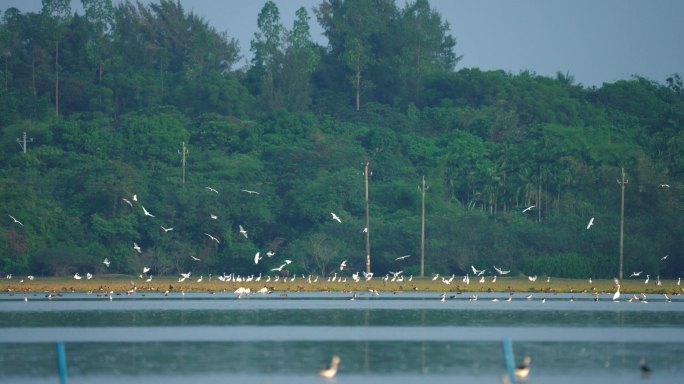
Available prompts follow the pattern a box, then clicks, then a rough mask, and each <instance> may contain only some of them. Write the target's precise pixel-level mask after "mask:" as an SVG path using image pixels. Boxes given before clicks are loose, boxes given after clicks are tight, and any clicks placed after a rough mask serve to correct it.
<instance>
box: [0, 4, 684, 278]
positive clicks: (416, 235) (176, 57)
mask: <svg viewBox="0 0 684 384" xmlns="http://www.w3.org/2000/svg"><path fill="white" fill-rule="evenodd" d="M111 4H112V2H111V1H109V0H89V1H84V10H85V15H84V17H81V16H80V15H75V16H73V17H72V15H71V14H70V11H69V12H66V10H67V9H68V8H65V6H66V5H68V1H67V2H64V1H61V0H60V1H47V0H46V1H44V2H43V5H44V9H45V11H44V12H41V13H27V14H21V13H20V12H18V11H17V10H7V11H6V12H4V14H3V18H2V21H0V50H1V51H2V52H1V53H2V57H1V60H0V64H2V65H1V66H2V70H0V73H1V76H0V79H2V83H0V110H1V111H2V113H1V114H0V148H1V149H2V151H3V153H4V154H5V156H3V157H2V158H0V164H1V165H2V166H0V206H2V207H3V208H2V210H1V212H0V214H1V215H2V217H0V273H14V274H27V273H33V274H45V275H51V274H57V275H69V274H73V273H75V272H80V273H82V274H83V273H85V272H98V273H105V272H109V273H129V274H136V275H137V274H139V273H140V272H141V270H142V267H144V266H147V267H151V268H152V273H153V274H176V273H179V272H187V271H192V272H193V275H200V274H205V276H206V274H208V273H214V274H217V273H223V272H226V273H239V274H243V275H244V274H259V273H262V274H266V273H269V272H271V271H270V269H272V268H275V267H277V266H279V265H280V264H282V260H284V259H291V260H293V264H291V265H290V266H289V267H288V268H289V269H288V270H290V271H291V272H297V273H326V274H330V273H335V272H337V273H338V274H339V273H342V274H344V275H345V276H348V273H351V272H356V271H359V270H361V269H364V268H365V254H366V249H365V235H364V232H363V228H365V227H366V221H365V214H366V205H365V188H364V187H365V182H364V179H365V178H364V173H363V170H364V165H365V164H366V163H368V164H369V170H370V174H369V185H368V192H369V212H370V225H369V228H370V239H371V259H372V260H371V265H372V269H373V271H374V272H375V273H376V275H384V274H385V273H388V272H389V271H398V270H404V271H405V274H411V273H412V274H414V275H416V274H417V273H418V271H419V267H420V266H419V255H420V240H421V239H420V227H421V222H420V217H421V206H422V199H421V197H422V196H421V190H420V187H419V185H420V184H421V179H422V177H423V176H425V177H426V182H427V186H428V189H427V192H426V204H425V214H426V215H425V217H426V221H425V234H426V238H425V254H426V260H425V261H426V271H427V272H428V273H441V274H451V273H456V274H461V275H462V274H465V273H468V271H469V270H470V266H471V265H475V266H477V267H478V268H487V269H490V271H491V266H493V265H496V266H498V267H502V268H506V269H511V270H512V273H513V274H516V275H530V274H538V275H544V274H548V275H552V276H558V277H563V276H565V277H579V278H587V277H589V276H593V277H596V278H599V277H604V278H605V277H612V276H615V275H617V255H618V252H619V251H618V249H619V243H618V239H619V223H620V216H619V215H620V213H619V207H620V189H621V188H620V187H621V186H620V184H619V183H616V180H617V179H618V178H619V177H620V173H621V169H622V168H624V169H625V171H626V173H627V179H628V183H627V184H626V185H625V243H624V256H625V272H627V273H629V272H628V271H630V270H644V271H649V272H650V274H651V275H652V276H656V275H658V274H660V275H661V277H662V278H666V277H676V276H679V275H681V273H682V271H684V255H683V254H682V252H681V250H682V249H684V243H683V241H684V240H683V239H684V225H683V223H682V218H681V217H682V215H681V211H682V209H684V199H683V197H682V196H684V195H682V191H684V188H683V187H682V185H683V181H684V180H683V179H682V178H683V177H684V155H683V154H684V133H683V132H684V130H683V129H682V127H683V126H684V98H683V95H682V92H681V89H682V86H681V78H680V77H679V75H673V76H672V77H671V78H669V79H667V80H666V81H667V84H665V85H662V84H658V83H656V82H654V81H650V80H647V79H644V78H640V77H635V78H631V79H625V80H619V81H617V82H615V83H611V84H604V85H603V86H602V87H601V88H584V87H582V86H581V85H575V84H573V78H572V75H570V74H569V73H568V74H557V76H556V77H553V78H549V77H543V76H538V75H536V74H534V73H531V72H528V71H526V72H522V73H519V74H516V75H514V74H510V73H505V72H504V71H482V70H480V69H477V68H469V69H460V70H457V71H456V70H454V66H455V65H456V64H457V63H458V61H459V59H460V56H458V55H457V53H456V52H455V47H456V45H455V41H456V40H455V38H454V37H453V36H451V35H450V34H449V27H448V25H447V24H446V23H444V22H443V20H442V18H441V15H439V14H438V13H437V12H435V11H434V10H433V9H432V8H431V7H430V4H429V3H428V2H427V1H425V0H417V1H414V2H409V3H407V4H405V5H404V7H403V8H398V7H397V4H396V2H394V1H390V0H382V1H365V0H364V1H337V0H335V1H332V0H328V1H323V2H322V3H321V4H320V5H319V6H318V7H317V8H316V9H315V10H314V12H315V14H316V17H317V20H318V22H319V23H320V24H321V26H322V27H323V30H324V33H325V35H326V37H327V38H328V41H329V45H328V46H327V47H321V46H317V45H315V44H314V43H313V42H312V39H311V35H310V26H309V22H310V18H309V15H308V14H307V12H306V10H305V9H303V8H300V9H299V10H298V11H297V13H296V15H295V16H296V18H295V23H294V24H293V25H292V28H291V30H288V29H286V28H285V27H284V26H282V25H281V24H280V14H279V10H278V9H277V7H276V5H275V3H273V2H266V3H265V5H264V8H263V9H262V12H261V13H260V14H259V15H255V17H257V21H258V25H259V31H258V32H257V34H256V35H255V39H254V40H253V42H252V50H253V52H254V54H255V56H254V61H253V62H252V65H251V66H250V67H249V68H245V69H241V70H234V69H233V66H234V65H235V64H236V63H237V62H238V59H239V51H238V46H237V41H236V40H235V39H231V38H229V37H228V36H226V35H225V34H221V33H217V32H216V30H215V29H214V28H212V27H211V26H209V25H208V24H207V23H206V22H205V21H204V20H203V19H201V18H199V17H197V16H196V15H194V14H192V13H186V11H185V10H184V9H183V7H182V6H181V4H180V2H177V1H169V0H161V1H159V2H158V3H150V4H149V5H144V4H142V3H140V4H139V3H133V2H121V3H118V5H116V6H114V7H112V6H111ZM57 43H58V44H57ZM57 46H58V47H59V48H58V49H59V51H58V50H57ZM58 52H59V59H58V64H57V68H55V59H56V54H57V53H58ZM56 70H58V71H56ZM57 73H59V79H60V80H59V84H60V94H59V100H60V108H59V114H58V115H57V114H56V113H55V105H56V103H55V101H56V100H55V93H54V91H55V88H54V84H55V80H56V74H57ZM357 103H358V104H357ZM24 132H27V137H28V138H29V139H31V138H32V139H33V141H30V140H29V141H28V143H27V153H23V152H22V151H21V149H22V148H21V147H19V146H18V145H17V143H18V141H17V140H18V139H19V138H21V137H22V136H23V133H24ZM183 146H185V147H186V148H187V149H188V152H186V153H185V158H184V159H185V163H182V160H183V157H182V156H181V153H180V150H181V148H183ZM183 166H184V168H183ZM183 171H185V176H186V177H185V182H183V179H182V175H183ZM661 185H662V186H661ZM665 185H668V186H665ZM207 187H211V188H215V189H216V190H217V191H218V193H214V192H212V191H211V190H209V189H208V188H207ZM246 191H255V192H258V194H256V193H248V192H246ZM133 196H136V198H137V201H135V200H133ZM127 201H128V202H130V205H129V204H128V202H127ZM142 206H144V207H145V208H146V209H147V210H148V211H150V212H152V213H153V214H154V215H155V217H150V216H146V215H144V213H143V210H142ZM528 207H532V208H530V209H529V210H526V211H525V212H523V210H525V209H526V208H528ZM331 212H335V213H336V214H337V215H338V216H339V217H340V218H341V220H342V223H338V222H337V221H333V220H332V216H331ZM9 215H12V216H14V217H16V218H17V219H19V220H20V221H22V222H23V223H24V225H23V226H21V225H18V224H16V223H14V222H13V220H11V219H10V218H9ZM212 215H214V216H215V217H216V218H215V219H213V218H212ZM591 217H594V220H595V222H594V223H595V224H594V226H593V227H592V228H591V229H586V225H587V222H588V220H589V219H590V218H591ZM162 226H163V227H164V228H171V227H173V228H174V229H173V230H169V231H168V232H167V231H165V230H163V229H162ZM239 226H243V227H244V228H245V229H246V230H247V231H248V233H249V236H248V238H245V237H244V236H242V235H241V234H240V233H239V230H238V228H239ZM207 235H211V236H213V237H215V238H216V239H217V240H219V241H218V243H217V242H216V241H214V240H212V239H211V238H210V237H209V236H207ZM134 242H135V243H137V244H138V245H139V246H140V247H141V249H142V252H141V253H138V252H136V251H135V250H133V243H134ZM268 250H271V251H275V252H276V256H274V257H273V258H268V257H266V258H264V259H262V260H261V262H260V263H259V264H255V263H254V262H253V258H254V255H255V253H256V252H260V253H261V255H262V256H263V255H265V253H266V251H268ZM407 254H410V255H411V257H409V258H407V259H404V260H402V261H397V260H396V258H397V257H399V256H403V255H407ZM665 254H669V255H670V257H669V258H668V262H667V263H663V262H660V261H659V260H660V258H661V257H662V256H664V255H665ZM191 255H192V256H195V257H198V258H200V259H201V262H197V261H195V260H193V259H192V258H191V257H190V256H191ZM105 257H107V258H108V259H109V260H110V261H111V262H112V265H111V266H110V267H109V268H106V267H104V265H103V264H102V260H103V259H104V258H105ZM345 259H346V260H347V261H348V271H347V270H345V271H344V272H340V271H339V268H338V267H339V263H340V262H341V261H342V260H345Z"/></svg>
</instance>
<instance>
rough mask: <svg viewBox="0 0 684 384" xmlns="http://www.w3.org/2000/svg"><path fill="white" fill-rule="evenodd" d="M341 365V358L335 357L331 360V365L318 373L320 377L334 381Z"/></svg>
mask: <svg viewBox="0 0 684 384" xmlns="http://www.w3.org/2000/svg"><path fill="white" fill-rule="evenodd" d="M339 365H340V357H339V356H337V355H334V356H333V357H332V360H330V365H328V366H327V367H325V368H323V369H321V370H320V371H318V375H319V376H321V377H325V378H326V379H332V378H334V377H335V375H336V374H337V367H338V366H339Z"/></svg>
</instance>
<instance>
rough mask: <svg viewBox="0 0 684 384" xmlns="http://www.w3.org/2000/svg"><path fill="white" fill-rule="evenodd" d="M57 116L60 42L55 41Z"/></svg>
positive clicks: (57, 105)
mask: <svg viewBox="0 0 684 384" xmlns="http://www.w3.org/2000/svg"><path fill="white" fill-rule="evenodd" d="M55 115H56V116H59V40H58V41H55Z"/></svg>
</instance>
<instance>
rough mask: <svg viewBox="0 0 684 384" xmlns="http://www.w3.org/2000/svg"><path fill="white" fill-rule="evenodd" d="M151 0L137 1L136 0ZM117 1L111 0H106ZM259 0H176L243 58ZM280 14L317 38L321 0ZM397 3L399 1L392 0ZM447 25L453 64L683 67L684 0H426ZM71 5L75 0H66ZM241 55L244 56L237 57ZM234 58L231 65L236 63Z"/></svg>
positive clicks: (574, 69)
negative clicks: (306, 17)
mask: <svg viewBox="0 0 684 384" xmlns="http://www.w3.org/2000/svg"><path fill="white" fill-rule="evenodd" d="M152 1H154V2H157V0H143V3H150V2H152ZM114 2H115V3H118V2H119V0H114ZM265 2H266V0H251V1H247V0H240V1H238V0H181V4H182V5H183V7H184V8H185V9H186V11H192V12H194V13H195V14H197V15H199V16H201V17H203V18H204V19H206V20H207V21H208V22H209V24H210V25H212V26H214V28H216V29H217V30H218V31H220V32H223V31H225V32H227V34H228V36H230V37H235V38H237V39H238V40H239V42H240V47H241V50H242V54H243V55H244V56H245V57H246V58H249V57H251V54H250V52H249V42H250V40H251V39H252V38H253V36H254V32H255V31H256V20H257V15H258V14H259V11H260V10H261V8H262V7H263V5H264V3H265ZM274 2H275V3H276V4H277V5H278V8H279V10H280V16H281V20H282V21H283V24H284V25H285V26H286V27H288V28H289V27H291V26H292V21H293V20H294V15H295V11H296V10H297V8H299V7H302V6H303V7H305V8H306V9H307V10H308V11H309V14H310V16H311V30H312V33H313V35H314V39H315V40H316V41H317V42H318V43H320V44H325V43H326V40H325V38H324V37H323V36H322V35H321V33H322V29H321V28H320V26H319V25H318V23H317V21H316V18H315V16H314V14H313V12H312V11H311V9H312V8H313V7H314V6H316V5H318V4H320V3H321V0H275V1H274ZM396 3H397V4H398V6H400V7H403V6H404V4H405V3H406V1H404V0H397V1H396ZM430 4H431V5H432V7H433V8H435V9H437V10H438V11H439V12H440V13H441V14H442V17H443V18H444V19H445V20H447V21H448V22H449V24H450V25H451V33H452V35H453V36H454V37H455V38H456V41H457V44H456V53H457V54H459V55H463V60H461V62H460V63H459V65H458V67H457V69H460V68H466V67H468V68H469V67H478V68H480V69H482V70H497V69H502V70H504V71H507V72H511V73H514V74H516V73H519V72H520V71H523V70H530V71H532V72H535V73H537V74H539V75H544V76H555V74H556V72H557V71H561V72H563V73H569V74H570V75H572V76H574V77H575V81H576V82H577V83H581V84H583V85H585V86H593V85H595V86H601V84H602V83H604V82H614V81H616V80H620V79H628V78H630V77H631V76H632V75H639V76H644V77H646V78H649V79H651V80H654V81H657V82H660V83H663V82H664V81H665V78H666V77H668V76H670V75H672V74H674V73H679V74H684V49H682V38H683V37H684V20H683V19H682V16H684V1H680V0H563V1H560V0H518V1H514V0H430ZM9 7H17V8H19V9H20V10H22V11H23V12H36V11H38V10H40V7H41V0H0V9H2V10H3V11H4V10H5V9H7V8H9ZM72 7H73V8H74V10H79V9H80V1H79V0H72ZM245 60H247V59H245ZM242 65H243V64H240V65H239V66H242Z"/></svg>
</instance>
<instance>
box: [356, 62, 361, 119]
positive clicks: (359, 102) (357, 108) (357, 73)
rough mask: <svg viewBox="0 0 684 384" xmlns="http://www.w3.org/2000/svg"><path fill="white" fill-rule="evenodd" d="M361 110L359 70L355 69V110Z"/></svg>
mask: <svg viewBox="0 0 684 384" xmlns="http://www.w3.org/2000/svg"><path fill="white" fill-rule="evenodd" d="M360 109H361V68H359V67H356V110H357V111H359V110H360Z"/></svg>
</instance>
